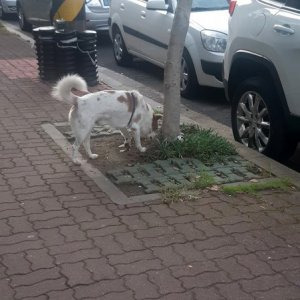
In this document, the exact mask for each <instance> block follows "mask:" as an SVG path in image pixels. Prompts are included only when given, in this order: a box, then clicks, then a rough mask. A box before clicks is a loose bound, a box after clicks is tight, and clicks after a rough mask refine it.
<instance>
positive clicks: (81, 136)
mask: <svg viewBox="0 0 300 300" xmlns="http://www.w3.org/2000/svg"><path fill="white" fill-rule="evenodd" d="M73 133H74V136H75V142H74V144H73V153H72V160H73V162H74V163H75V164H77V165H80V161H79V159H78V151H79V148H80V145H81V144H82V143H83V142H84V141H85V139H86V137H87V136H88V135H89V134H90V130H89V128H81V130H80V131H79V130H78V131H76V130H73Z"/></svg>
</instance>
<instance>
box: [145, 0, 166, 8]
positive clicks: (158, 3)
mask: <svg viewBox="0 0 300 300" xmlns="http://www.w3.org/2000/svg"><path fill="white" fill-rule="evenodd" d="M146 8H147V9H149V10H168V5H166V3H165V0H148V1H147V5H146Z"/></svg>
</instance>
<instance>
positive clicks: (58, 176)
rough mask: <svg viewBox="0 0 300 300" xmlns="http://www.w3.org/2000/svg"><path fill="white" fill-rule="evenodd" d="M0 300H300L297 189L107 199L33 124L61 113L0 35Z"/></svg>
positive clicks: (20, 53)
mask: <svg viewBox="0 0 300 300" xmlns="http://www.w3.org/2000/svg"><path fill="white" fill-rule="evenodd" d="M0 41H1V46H0V168H1V173H0V225H1V226H0V294H1V296H0V298H1V300H11V299H26V300H29V299H31V300H33V299H35V300H44V299H51V300H59V299H63V300H72V299H76V300H78V299H111V300H118V299H120V300H127V299H128V300H130V299H168V300H176V299H180V300H185V299H194V300H198V299H200V300H202V299H203V300H206V299H207V300H208V299H210V300H212V299H228V300H234V299H239V300H240V299H242V300H247V299H272V300H275V299H279V300H283V299H284V300H285V299H300V251H299V246H300V234H299V232H300V230H299V229H300V226H299V220H300V193H294V194H284V193H273V194H268V193H265V194H264V195H263V197H262V198H261V199H253V198H250V197H246V196H241V197H239V198H233V197H227V196H224V195H221V194H218V193H210V194H207V193H204V194H203V196H202V198H201V199H200V200H199V201H197V202H189V203H186V204H183V203H178V204H172V205H170V206H167V205H163V204H159V203H156V204H138V205H128V206H117V205H115V204H113V203H111V202H110V201H109V200H108V199H107V198H106V196H105V194H104V193H102V192H101V191H100V190H99V189H98V187H97V186H96V185H95V184H94V182H93V181H92V180H90V179H89V178H88V177H86V176H85V175H84V173H83V172H82V171H81V169H80V167H78V166H74V165H73V164H72V163H71V161H70V160H69V159H68V158H67V157H66V156H65V155H64V153H63V152H62V151H61V149H60V148H58V147H57V146H56V144H55V143H54V142H53V141H52V140H51V139H50V138H49V137H48V136H47V135H46V134H45V133H44V131H43V130H42V129H41V126H40V125H41V124H42V123H43V122H50V123H53V122H62V121H66V118H67V111H68V110H67V107H66V106H64V105H62V104H61V103H59V102H57V101H54V100H52V99H51V97H50V96H49V90H50V87H49V85H47V84H44V83H42V82H40V81H39V80H38V78H37V70H36V63H35V61H34V59H33V58H34V54H33V50H32V49H31V48H30V47H29V45H28V44H26V43H24V42H23V41H21V40H19V39H18V38H17V37H16V36H14V35H11V34H7V33H5V31H3V30H0Z"/></svg>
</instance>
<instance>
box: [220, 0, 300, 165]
mask: <svg viewBox="0 0 300 300" xmlns="http://www.w3.org/2000/svg"><path fill="white" fill-rule="evenodd" d="M230 14H231V15H232V16H231V19H230V21H229V39H228V43H227V50H226V54H225V58H224V84H225V91H226V94H227V96H228V99H229V100H230V102H231V104H232V109H231V120H232V129H233V134H234V137H235V139H236V140H237V141H239V142H241V143H243V144H244V145H246V146H248V147H251V148H254V149H256V150H258V151H259V152H262V153H264V154H266V155H268V156H270V157H273V158H275V159H278V160H284V159H286V158H288V157H289V156H291V155H292V154H293V152H294V150H295V148H296V146H297V143H298V141H299V139H300V85H299V78H300V77H299V74H300V73H299V72H300V71H299V70H300V0H238V1H231V3H230Z"/></svg>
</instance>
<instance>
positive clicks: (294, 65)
mask: <svg viewBox="0 0 300 300" xmlns="http://www.w3.org/2000/svg"><path fill="white" fill-rule="evenodd" d="M273 30H274V43H275V44H274V49H275V50H276V52H277V53H278V58H279V62H278V64H280V66H279V68H280V69H279V70H281V71H280V74H279V76H280V79H281V82H282V85H283V88H284V92H285V95H286V98H287V100H288V106H289V109H290V111H291V112H292V114H296V115H298V116H300V87H299V70H300V1H299V0H287V2H286V3H285V5H284V6H283V7H282V8H281V9H280V10H279V11H278V13H277V14H276V15H275V16H274V18H273Z"/></svg>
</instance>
